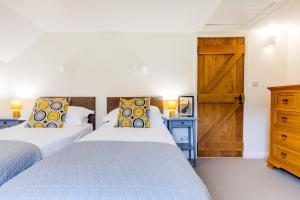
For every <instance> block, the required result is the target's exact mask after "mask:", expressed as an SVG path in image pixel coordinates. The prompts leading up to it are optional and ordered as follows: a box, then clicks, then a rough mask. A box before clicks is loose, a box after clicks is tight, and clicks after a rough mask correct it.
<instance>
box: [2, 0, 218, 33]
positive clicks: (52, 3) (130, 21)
mask: <svg viewBox="0 0 300 200" xmlns="http://www.w3.org/2000/svg"><path fill="white" fill-rule="evenodd" d="M218 1H219V0H209V1H208V0H42V1H41V0H22V1H20V0H0V3H2V4H4V5H5V6H7V7H8V8H10V9H12V10H14V11H15V12H16V13H18V14H20V15H22V16H23V17H24V18H26V19H27V20H29V21H31V22H32V23H33V24H34V25H36V26H37V27H39V28H41V29H42V30H44V31H47V32H95V31H120V32H194V31H195V30H200V29H201V27H202V26H203V24H204V23H205V20H206V19H207V16H208V15H209V14H210V12H211V11H212V10H213V8H214V7H215V6H216V4H217V3H218Z"/></svg>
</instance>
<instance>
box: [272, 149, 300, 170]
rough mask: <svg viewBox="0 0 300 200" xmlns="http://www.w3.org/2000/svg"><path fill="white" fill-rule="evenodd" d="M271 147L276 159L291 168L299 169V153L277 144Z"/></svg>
mask: <svg viewBox="0 0 300 200" xmlns="http://www.w3.org/2000/svg"><path fill="white" fill-rule="evenodd" d="M273 148H274V157H275V159H276V160H278V161H280V162H281V163H283V164H286V165H288V166H290V167H291V168H294V169H297V170H300V154H296V153H294V152H291V151H289V150H286V149H285V148H281V147H280V146H277V145H275V146H274V147H273Z"/></svg>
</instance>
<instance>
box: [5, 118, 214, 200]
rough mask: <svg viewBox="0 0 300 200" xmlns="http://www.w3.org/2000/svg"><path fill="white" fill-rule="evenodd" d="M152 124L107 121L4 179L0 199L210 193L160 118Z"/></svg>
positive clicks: (111, 199) (183, 199)
mask: <svg viewBox="0 0 300 200" xmlns="http://www.w3.org/2000/svg"><path fill="white" fill-rule="evenodd" d="M159 117H160V116H159ZM152 119H153V118H152ZM150 120H151V119H150ZM151 124H152V127H151V128H142V129H139V128H136V129H134V128H115V127H114V125H115V122H112V121H109V122H107V123H106V124H104V125H103V126H102V127H100V128H99V129H97V130H96V131H95V132H93V133H91V134H89V135H88V136H86V137H84V138H82V139H81V140H79V141H78V142H75V143H73V144H71V145H69V146H68V147H66V148H64V149H63V150H61V151H60V152H57V153H55V154H54V155H52V156H49V157H48V158H46V159H44V160H43V161H41V162H39V163H37V164H36V165H34V166H33V167H31V168H30V169H28V170H26V171H25V172H24V173H22V174H20V175H18V176H16V177H15V178H13V179H12V180H10V181H8V182H7V183H6V184H4V185H3V186H2V187H1V188H0V199H7V200H14V199H32V200H35V199H39V200H48V199H49V200H50V199H51V200H60V199H64V200H87V199H89V200H96V199H97V200H117V199H118V200H120V199H124V200H135V199H137V200H139V199H141V200H160V199H164V200H171V199H172V200H192V199H195V200H209V199H211V198H210V195H209V193H208V191H207V188H206V186H205V185H204V183H203V182H202V180H201V179H200V178H199V177H198V176H197V174H196V173H195V172H194V170H193V169H192V167H191V165H190V164H189V163H188V161H187V160H186V159H185V157H184V156H183V154H182V153H181V151H180V150H179V149H178V147H177V146H176V145H175V142H174V140H173V139H172V137H171V135H170V133H169V132H168V130H167V129H166V127H165V126H164V124H163V122H162V120H158V121H156V122H153V120H151ZM19 197H22V198H19Z"/></svg>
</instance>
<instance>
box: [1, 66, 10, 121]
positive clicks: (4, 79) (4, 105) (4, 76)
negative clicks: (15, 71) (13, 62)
mask: <svg viewBox="0 0 300 200" xmlns="http://www.w3.org/2000/svg"><path fill="white" fill-rule="evenodd" d="M7 88H8V68H7V67H5V66H4V63H2V62H0V118H1V117H5V116H6V115H7V113H8V112H9V110H8V109H9V108H8V90H7Z"/></svg>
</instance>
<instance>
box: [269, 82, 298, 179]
mask: <svg viewBox="0 0 300 200" xmlns="http://www.w3.org/2000/svg"><path fill="white" fill-rule="evenodd" d="M269 90H271V92H272V97H271V98H272V104H271V126H270V156H269V158H268V161H267V162H268V166H269V167H272V168H274V167H276V168H282V169H285V170H287V171H289V172H290V173H292V174H294V175H296V176H298V177H300V85H290V86H280V87H270V88H269Z"/></svg>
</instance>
